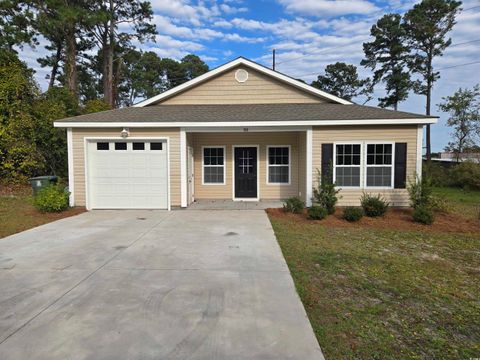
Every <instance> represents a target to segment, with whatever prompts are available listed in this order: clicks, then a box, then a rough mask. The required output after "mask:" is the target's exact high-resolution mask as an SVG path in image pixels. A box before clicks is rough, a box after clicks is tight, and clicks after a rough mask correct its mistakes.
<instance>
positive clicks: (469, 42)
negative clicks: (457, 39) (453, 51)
mask: <svg viewBox="0 0 480 360" xmlns="http://www.w3.org/2000/svg"><path fill="white" fill-rule="evenodd" d="M478 41H480V39H475V40H470V41H465V42H461V43H457V44H453V45H450V46H449V47H454V46H460V45H465V44H471V43H474V42H478Z"/></svg>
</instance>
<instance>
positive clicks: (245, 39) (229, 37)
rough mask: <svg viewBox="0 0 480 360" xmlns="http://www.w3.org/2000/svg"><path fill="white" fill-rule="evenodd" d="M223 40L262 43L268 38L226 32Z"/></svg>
mask: <svg viewBox="0 0 480 360" xmlns="http://www.w3.org/2000/svg"><path fill="white" fill-rule="evenodd" d="M223 40H228V41H235V42H244V43H252V44H253V43H260V42H264V41H266V40H267V39H266V38H264V37H246V36H241V35H239V34H237V33H233V34H224V36H223Z"/></svg>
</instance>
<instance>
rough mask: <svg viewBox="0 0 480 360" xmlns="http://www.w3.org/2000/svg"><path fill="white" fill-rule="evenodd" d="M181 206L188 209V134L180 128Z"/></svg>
mask: <svg viewBox="0 0 480 360" xmlns="http://www.w3.org/2000/svg"><path fill="white" fill-rule="evenodd" d="M180 204H181V206H182V207H183V208H184V207H187V133H186V132H185V128H180Z"/></svg>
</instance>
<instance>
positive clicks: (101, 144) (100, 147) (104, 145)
mask: <svg viewBox="0 0 480 360" xmlns="http://www.w3.org/2000/svg"><path fill="white" fill-rule="evenodd" d="M109 149H110V144H109V143H108V142H97V150H109Z"/></svg>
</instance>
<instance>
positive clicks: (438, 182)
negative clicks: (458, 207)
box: [422, 161, 450, 186]
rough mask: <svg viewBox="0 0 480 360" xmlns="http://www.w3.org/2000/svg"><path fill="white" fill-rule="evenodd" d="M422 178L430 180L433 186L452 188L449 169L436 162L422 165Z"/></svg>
mask: <svg viewBox="0 0 480 360" xmlns="http://www.w3.org/2000/svg"><path fill="white" fill-rule="evenodd" d="M422 173H423V175H422V177H423V178H428V179H430V181H431V184H432V186H450V179H449V175H448V169H447V168H445V167H444V166H442V165H440V164H439V163H438V162H435V161H424V162H423V165H422Z"/></svg>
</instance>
